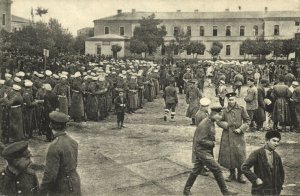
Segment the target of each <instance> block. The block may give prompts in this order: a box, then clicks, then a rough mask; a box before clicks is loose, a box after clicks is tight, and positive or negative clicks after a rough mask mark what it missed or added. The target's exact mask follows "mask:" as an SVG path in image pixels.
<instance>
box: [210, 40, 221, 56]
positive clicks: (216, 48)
mask: <svg viewBox="0 0 300 196" xmlns="http://www.w3.org/2000/svg"><path fill="white" fill-rule="evenodd" d="M222 48H223V44H222V43H221V42H218V41H216V42H213V43H212V46H211V48H210V49H209V51H208V52H209V53H210V54H211V56H212V57H213V58H216V57H217V56H218V55H219V54H220V52H221V50H222Z"/></svg>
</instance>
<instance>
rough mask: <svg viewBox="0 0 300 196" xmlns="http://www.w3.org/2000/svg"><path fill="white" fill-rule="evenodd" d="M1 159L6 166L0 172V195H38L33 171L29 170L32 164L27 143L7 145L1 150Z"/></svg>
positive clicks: (37, 186) (36, 181)
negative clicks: (4, 161)
mask: <svg viewBox="0 0 300 196" xmlns="http://www.w3.org/2000/svg"><path fill="white" fill-rule="evenodd" d="M2 157H3V158H4V159H5V160H6V162H7V166H6V168H5V169H4V170H2V171H1V172H0V194H1V195H38V194H37V193H38V188H39V182H38V178H37V176H36V174H35V171H34V170H32V169H30V168H29V165H30V164H31V163H32V162H31V159H30V157H31V154H30V151H29V150H28V142H26V141H19V142H15V143H12V144H9V145H8V146H6V147H5V148H4V149H3V151H2Z"/></svg>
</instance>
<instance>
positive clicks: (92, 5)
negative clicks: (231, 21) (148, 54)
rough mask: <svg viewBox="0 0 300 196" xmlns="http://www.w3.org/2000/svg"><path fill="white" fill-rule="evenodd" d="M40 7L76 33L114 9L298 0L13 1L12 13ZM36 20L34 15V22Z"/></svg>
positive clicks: (280, 6) (216, 7) (253, 6)
mask: <svg viewBox="0 0 300 196" xmlns="http://www.w3.org/2000/svg"><path fill="white" fill-rule="evenodd" d="M38 6H41V7H43V8H46V9H48V14H47V15H46V16H44V17H43V21H45V22H47V21H48V19H49V18H50V17H52V18H56V19H58V20H59V21H60V23H62V25H63V27H65V28H68V29H69V31H70V32H71V33H72V34H73V35H76V32H77V30H78V29H80V28H83V27H93V26H94V24H93V20H95V19H98V18H102V17H106V16H111V15H115V14H116V12H117V9H122V10H123V12H129V11H131V10H132V9H136V11H151V12H155V11H158V12H163V11H169V12H172V11H176V10H178V9H180V10H181V11H182V12H192V11H194V10H195V9H198V10H199V11H200V12H201V11H223V10H225V9H226V8H229V9H230V11H237V10H238V6H241V7H242V10H244V11H260V10H261V11H263V10H264V7H268V10H270V11H281V10H300V0H13V4H12V14H14V15H17V16H20V17H24V18H27V19H30V10H31V7H32V8H33V9H35V8H37V7H38ZM37 20H40V17H39V16H35V21H37Z"/></svg>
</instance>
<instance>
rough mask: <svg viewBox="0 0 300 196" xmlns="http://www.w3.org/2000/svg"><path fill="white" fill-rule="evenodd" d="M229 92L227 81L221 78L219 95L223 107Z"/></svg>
mask: <svg viewBox="0 0 300 196" xmlns="http://www.w3.org/2000/svg"><path fill="white" fill-rule="evenodd" d="M226 94H227V89H226V86H225V81H224V80H220V82H219V86H218V97H219V102H220V105H221V106H222V107H224V102H225V95H226Z"/></svg>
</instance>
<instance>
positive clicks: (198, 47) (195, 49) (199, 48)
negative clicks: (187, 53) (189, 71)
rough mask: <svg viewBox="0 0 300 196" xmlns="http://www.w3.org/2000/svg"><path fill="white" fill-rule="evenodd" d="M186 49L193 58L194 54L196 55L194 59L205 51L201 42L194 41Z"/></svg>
mask: <svg viewBox="0 0 300 196" xmlns="http://www.w3.org/2000/svg"><path fill="white" fill-rule="evenodd" d="M188 48H189V49H190V50H191V53H192V54H193V58H194V54H196V58H197V56H198V54H203V53H204V51H205V49H206V47H205V45H204V44H203V43H202V42H196V41H192V42H191V43H190V45H189V46H188Z"/></svg>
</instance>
